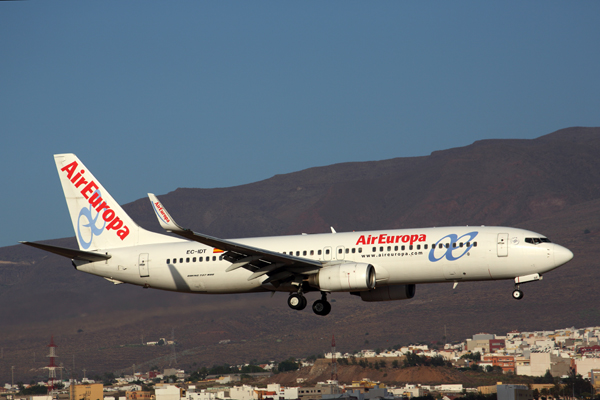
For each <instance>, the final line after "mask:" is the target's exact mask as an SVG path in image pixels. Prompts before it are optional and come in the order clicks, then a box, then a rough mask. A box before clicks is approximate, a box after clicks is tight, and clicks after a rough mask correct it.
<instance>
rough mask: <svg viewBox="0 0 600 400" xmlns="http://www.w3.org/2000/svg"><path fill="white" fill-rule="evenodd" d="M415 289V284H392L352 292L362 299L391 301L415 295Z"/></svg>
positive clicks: (410, 297)
mask: <svg viewBox="0 0 600 400" xmlns="http://www.w3.org/2000/svg"><path fill="white" fill-rule="evenodd" d="M415 290H416V286H415V285H394V286H382V287H378V288H377V289H374V290H369V291H368V292H358V293H352V294H356V295H358V296H360V298H361V299H362V300H363V301H391V300H406V299H412V298H413V297H415Z"/></svg>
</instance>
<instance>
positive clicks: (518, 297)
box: [512, 285, 523, 300]
mask: <svg viewBox="0 0 600 400" xmlns="http://www.w3.org/2000/svg"><path fill="white" fill-rule="evenodd" d="M512 297H513V299H515V300H521V299H522V298H523V292H522V291H521V290H520V289H519V285H517V286H515V290H514V292H512Z"/></svg>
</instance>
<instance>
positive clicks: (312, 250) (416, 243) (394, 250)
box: [78, 227, 573, 293]
mask: <svg viewBox="0 0 600 400" xmlns="http://www.w3.org/2000/svg"><path fill="white" fill-rule="evenodd" d="M231 241H233V242H238V243H241V244H244V245H247V246H253V247H257V248H262V249H266V250H271V251H275V252H278V253H285V254H288V255H289V254H291V255H293V256H297V257H302V258H306V259H312V260H318V261H322V262H324V263H325V267H326V266H328V265H335V264H339V263H340V262H349V261H351V262H356V263H364V264H371V265H373V267H374V268H375V271H376V279H377V287H380V286H390V285H402V284H417V283H435V282H449V281H452V282H459V281H480V280H495V279H513V278H516V277H522V276H528V275H531V274H540V275H541V274H543V273H545V272H548V271H551V270H552V269H554V268H557V267H559V266H560V265H562V264H564V263H566V262H567V261H569V260H570V259H571V258H572V256H573V255H572V253H571V252H570V251H569V250H568V249H566V248H564V247H562V246H559V245H557V244H554V243H550V242H548V241H546V239H545V237H544V236H543V235H540V234H537V233H534V232H531V231H527V230H523V229H517V228H509V227H444V228H423V229H400V230H378V231H370V232H346V233H328V234H314V235H300V236H277V237H260V238H246V239H232V240H231ZM103 251H106V252H108V253H109V254H110V255H111V258H110V259H109V260H106V261H101V262H94V263H80V264H79V265H78V269H79V270H81V271H85V272H88V273H90V274H94V275H98V276H102V277H105V278H109V279H112V280H113V281H119V282H125V283H130V284H134V285H141V286H145V287H151V288H156V289H163V290H172V291H180V292H192V293H247V292H256V291H274V290H284V291H290V289H289V287H287V286H284V287H279V288H275V287H273V286H272V285H270V284H266V285H263V283H262V282H263V281H265V280H266V279H267V276H266V275H264V276H262V277H259V278H257V279H252V280H248V278H249V277H250V275H251V274H252V272H251V271H248V270H246V269H244V268H239V269H236V270H233V271H230V272H226V269H227V268H228V267H229V266H230V265H231V264H230V263H229V262H227V261H225V260H221V258H220V255H221V254H222V253H218V252H216V251H217V250H215V249H213V248H212V247H209V246H205V245H203V244H200V243H197V242H192V241H187V240H180V241H175V242H172V243H158V244H148V245H139V246H134V247H123V248H116V249H103Z"/></svg>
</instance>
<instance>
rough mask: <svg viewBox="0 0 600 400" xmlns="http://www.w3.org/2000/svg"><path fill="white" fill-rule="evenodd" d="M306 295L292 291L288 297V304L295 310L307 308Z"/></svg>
mask: <svg viewBox="0 0 600 400" xmlns="http://www.w3.org/2000/svg"><path fill="white" fill-rule="evenodd" d="M306 303H307V301H306V297H304V296H303V295H302V294H301V293H292V294H290V297H288V306H290V308H291V309H293V310H298V311H300V310H304V309H305V308H306Z"/></svg>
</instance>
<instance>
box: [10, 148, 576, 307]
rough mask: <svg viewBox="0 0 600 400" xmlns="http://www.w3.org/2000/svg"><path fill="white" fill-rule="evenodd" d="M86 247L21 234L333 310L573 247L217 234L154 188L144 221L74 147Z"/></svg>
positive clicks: (211, 286)
mask: <svg viewBox="0 0 600 400" xmlns="http://www.w3.org/2000/svg"><path fill="white" fill-rule="evenodd" d="M54 160H55V163H56V168H57V170H58V175H59V177H60V182H61V184H62V188H63V191H64V195H65V198H66V201H67V206H68V209H69V214H70V216H71V221H72V223H73V228H74V230H75V233H76V237H77V242H78V244H79V249H78V250H76V249H69V248H64V247H57V246H51V245H47V244H42V243H35V242H21V243H23V244H26V245H29V246H33V247H36V248H39V249H42V250H45V251H49V252H51V253H55V254H58V255H61V256H65V257H68V258H70V259H71V260H72V265H73V266H74V267H75V269H77V270H78V271H83V272H87V273H89V274H93V275H97V276H101V277H103V278H105V279H107V280H108V281H110V282H112V283H114V284H121V283H129V284H132V285H138V286H142V287H143V288H154V289H162V290H169V291H176V292H187V293H203V294H226V293H255V292H272V293H275V292H287V293H289V296H288V299H287V303H288V306H289V307H290V308H292V309H294V310H302V309H304V308H305V307H306V306H307V303H308V301H307V299H306V297H305V294H306V293H309V292H319V293H320V294H321V297H320V298H318V299H317V300H316V301H314V303H313V304H312V309H313V312H314V313H315V314H317V315H321V316H324V315H327V314H329V313H330V311H331V304H330V302H329V301H327V296H328V295H329V294H330V293H334V292H346V293H350V294H352V295H356V296H359V297H360V298H361V299H362V300H363V301H366V302H379V301H391V300H405V299H411V298H413V297H414V295H415V289H416V285H417V284H424V283H441V282H453V283H454V287H456V285H457V284H458V283H459V282H467V281H485V280H506V279H513V280H514V283H515V286H514V291H513V292H512V296H513V298H515V299H517V300H520V299H522V298H523V292H522V291H521V289H520V285H521V284H524V283H527V282H533V281H538V280H541V279H542V278H543V274H545V273H546V272H549V271H551V270H553V269H555V268H558V267H560V266H561V265H563V264H565V263H567V262H568V261H570V260H571V259H572V258H573V253H572V252H571V251H570V250H568V249H567V248H565V247H563V246H560V245H558V244H554V243H551V242H550V240H548V238H546V237H545V236H543V235H540V234H538V233H535V232H531V231H528V230H524V229H519V228H510V227H491V226H489V227H488V226H478V227H469V226H455V227H439V228H438V227H435V228H418V229H381V230H375V231H368V232H336V231H335V230H334V229H333V228H331V233H321V234H310V235H307V234H302V235H289V236H273V237H255V238H244V239H227V240H225V239H220V238H216V237H213V236H209V235H205V234H202V233H197V232H194V231H192V230H190V229H187V228H184V227H182V226H181V225H179V224H178V223H176V222H175V221H174V220H173V218H172V217H171V215H170V213H169V212H168V211H167V210H166V208H165V207H164V206H163V204H162V203H161V202H160V200H159V199H158V198H157V197H156V196H155V195H154V194H151V193H149V194H148V196H149V199H150V202H151V203H152V208H153V210H154V212H155V213H156V217H157V218H158V222H159V223H160V225H161V227H162V228H164V229H165V230H166V231H167V232H171V233H172V234H174V235H176V236H172V235H167V234H161V233H155V232H151V231H148V230H146V229H144V228H142V227H140V226H138V225H137V224H136V223H135V222H134V221H133V220H132V219H131V218H130V217H129V216H128V215H127V214H126V213H125V211H124V210H123V209H122V208H121V206H120V205H119V204H118V203H117V202H116V201H115V200H114V199H113V198H112V196H111V195H110V194H109V193H108V191H106V189H104V187H103V186H102V185H101V184H100V182H99V181H98V180H97V179H96V178H95V177H94V176H93V175H92V173H91V172H90V171H89V170H88V169H87V168H86V167H85V166H84V165H83V163H82V162H81V161H80V160H79V159H78V158H77V157H76V156H75V155H74V154H56V155H55V156H54Z"/></svg>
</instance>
